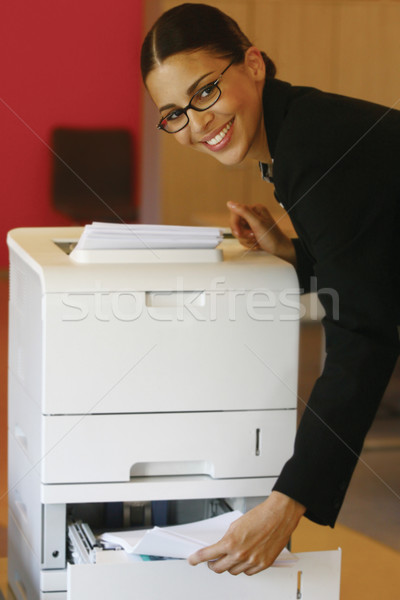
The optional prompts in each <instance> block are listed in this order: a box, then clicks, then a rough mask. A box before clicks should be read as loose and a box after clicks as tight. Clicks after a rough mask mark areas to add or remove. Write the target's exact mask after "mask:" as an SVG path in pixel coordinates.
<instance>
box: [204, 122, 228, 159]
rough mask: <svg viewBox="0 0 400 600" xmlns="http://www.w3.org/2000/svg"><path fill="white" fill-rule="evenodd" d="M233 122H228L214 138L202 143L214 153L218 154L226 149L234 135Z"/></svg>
mask: <svg viewBox="0 0 400 600" xmlns="http://www.w3.org/2000/svg"><path fill="white" fill-rule="evenodd" d="M233 121H234V119H231V120H230V121H228V123H226V125H224V126H223V127H222V129H221V130H220V131H219V132H218V133H217V134H216V135H213V137H212V138H209V139H206V140H203V141H202V143H203V144H205V145H206V146H207V148H209V149H210V150H211V151H212V152H218V151H219V150H222V149H223V148H225V146H226V145H227V144H228V142H229V141H230V139H231V137H232V134H233Z"/></svg>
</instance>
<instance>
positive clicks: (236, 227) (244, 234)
mask: <svg viewBox="0 0 400 600" xmlns="http://www.w3.org/2000/svg"><path fill="white" fill-rule="evenodd" d="M227 206H228V208H229V210H230V211H231V220H230V221H231V222H230V225H231V229H232V233H233V235H234V236H235V237H237V238H238V240H239V241H240V243H241V244H243V246H246V247H247V248H250V249H252V250H266V251H267V252H270V253H271V254H274V255H275V256H278V257H279V258H282V259H283V260H286V261H287V262H289V263H291V264H292V265H293V266H294V267H296V252H295V249H294V246H293V242H292V240H291V239H290V238H288V237H287V236H286V235H285V234H284V233H283V231H282V230H281V229H280V228H279V227H278V225H277V224H276V222H275V221H274V219H273V218H272V216H271V213H270V212H269V210H267V208H265V206H263V205H262V204H255V205H254V206H247V205H245V204H237V203H236V202H228V203H227Z"/></svg>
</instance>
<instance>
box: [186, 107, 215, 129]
mask: <svg viewBox="0 0 400 600" xmlns="http://www.w3.org/2000/svg"><path fill="white" fill-rule="evenodd" d="M213 119H214V115H213V113H212V111H210V110H205V111H202V112H199V111H197V110H191V111H190V113H189V125H190V128H191V130H192V131H194V132H195V133H199V132H201V131H204V130H205V129H207V127H208V125H209V124H210V123H211V122H212V121H213Z"/></svg>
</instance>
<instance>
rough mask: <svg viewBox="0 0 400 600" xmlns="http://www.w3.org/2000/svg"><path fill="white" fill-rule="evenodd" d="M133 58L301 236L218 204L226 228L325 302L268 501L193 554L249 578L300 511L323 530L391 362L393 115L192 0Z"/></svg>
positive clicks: (399, 121) (398, 241) (396, 149)
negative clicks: (311, 382)
mask: <svg viewBox="0 0 400 600" xmlns="http://www.w3.org/2000/svg"><path fill="white" fill-rule="evenodd" d="M141 60H142V75H143V80H144V82H145V85H146V87H147V89H148V91H149V93H150V96H151V97H152V99H153V101H154V103H155V105H156V106H157V107H158V109H159V111H160V115H161V119H160V122H159V124H158V127H159V129H161V130H163V131H166V132H167V133H170V134H173V136H174V137H175V139H176V141H177V142H178V143H179V144H181V145H183V146H185V147H189V148H193V149H195V150H198V151H200V152H203V153H206V154H209V155H212V156H213V157H214V158H216V159H217V160H218V161H219V162H221V163H223V164H225V165H236V164H238V163H240V162H242V161H243V160H244V159H245V158H246V157H249V158H252V159H255V160H257V161H258V162H259V163H260V168H261V173H262V176H263V179H265V180H266V181H268V182H269V183H272V184H273V185H274V195H275V197H276V198H277V200H278V201H279V203H280V204H281V205H282V206H283V207H284V208H285V210H286V211H287V212H288V213H290V218H291V220H292V223H293V225H294V227H295V229H296V232H297V234H298V239H293V240H291V239H289V238H288V237H287V236H286V235H284V233H283V232H282V231H281V230H280V229H279V227H278V226H277V224H276V223H275V222H274V220H273V219H272V217H271V215H270V213H269V212H268V210H267V209H266V208H265V206H261V205H256V206H245V205H240V204H234V203H228V206H229V208H230V210H231V226H232V231H233V233H234V235H235V236H236V237H237V238H238V239H239V240H240V241H241V242H242V243H243V244H244V245H245V246H247V247H248V248H251V249H255V250H265V251H267V252H270V253H273V254H275V255H277V256H279V257H280V258H282V259H284V260H286V261H288V262H290V263H291V264H292V265H293V266H294V267H295V268H296V270H297V274H298V277H299V284H300V288H301V289H302V291H305V292H308V291H310V289H311V288H312V287H313V286H314V289H315V280H316V277H318V295H319V298H320V300H321V303H322V305H323V307H324V309H325V314H326V316H325V318H324V328H325V338H326V349H327V355H326V360H325V366H324V371H323V373H322V376H321V377H320V378H319V379H318V380H317V382H316V384H315V386H314V389H313V391H312V393H311V396H310V399H309V402H308V405H307V408H306V410H305V411H304V414H303V416H302V419H301V423H300V425H299V428H298V432H297V436H296V442H295V448H294V453H293V456H292V457H291V459H290V460H289V461H288V462H287V463H286V465H285V466H284V468H283V470H282V472H281V474H280V475H279V477H278V480H277V483H276V484H275V486H274V490H273V492H272V493H271V495H270V496H269V497H268V498H267V500H265V501H264V502H263V503H261V504H260V505H258V506H257V507H256V508H254V509H253V510H251V511H249V512H248V513H246V514H245V515H244V516H243V517H241V518H240V519H238V520H237V521H236V522H235V523H234V524H233V525H232V526H231V528H230V530H229V531H228V532H227V534H226V535H225V536H224V537H223V538H222V540H220V541H219V542H218V543H217V544H214V545H213V546H211V547H209V548H205V549H202V550H200V551H199V552H197V553H196V554H195V555H194V556H192V558H191V559H190V562H191V563H192V564H197V563H198V562H202V561H210V562H209V566H210V568H212V569H213V570H214V571H215V572H218V573H221V572H223V571H229V572H230V573H231V574H234V575H237V574H239V573H242V572H244V573H246V574H247V575H252V574H254V573H257V572H259V571H261V570H262V569H265V568H267V567H268V566H270V565H271V564H272V562H273V560H274V559H275V558H276V556H277V554H278V553H279V552H280V550H281V549H282V548H283V547H284V546H285V544H286V543H287V541H288V539H289V538H290V535H291V533H292V532H293V531H294V529H295V528H296V526H297V524H298V522H299V519H300V518H301V516H302V515H303V514H305V516H306V517H308V518H309V519H311V520H313V521H315V522H316V523H319V524H323V525H330V526H332V527H333V526H334V524H335V521H336V518H337V516H338V513H339V510H340V507H341V504H342V502H343V499H344V495H345V492H346V489H347V486H348V484H349V481H350V479H351V476H352V472H353V469H354V467H355V464H356V462H357V458H358V456H359V453H360V451H361V448H362V445H363V440H364V438H365V435H366V433H367V431H368V429H369V427H370V425H371V423H372V420H373V418H374V415H375V412H376V410H377V407H378V404H379V401H380V399H381V397H382V395H383V392H384V390H385V387H386V385H387V383H388V381H389V378H390V376H391V373H392V371H393V368H394V365H395V363H396V359H397V356H398V353H399V338H398V332H397V323H398V322H399V318H400V315H399V307H400V277H399V274H400V269H399V263H400V236H399V233H398V232H399V229H400V210H399V206H400V171H399V168H398V165H399V163H400V143H399V140H400V113H399V112H398V111H396V110H393V109H389V108H386V107H384V106H381V105H378V104H372V103H369V102H364V101H361V100H356V99H353V98H348V97H345V96H339V95H335V94H330V93H326V92H322V91H320V90H317V89H314V88H309V87H303V86H292V85H290V84H289V83H287V82H284V81H279V80H277V79H276V78H275V67H274V65H273V63H272V61H271V60H270V59H269V58H268V57H267V56H266V55H265V54H264V53H263V52H261V51H260V50H259V49H258V48H256V47H255V46H253V45H252V44H251V42H250V41H249V39H248V38H247V37H246V36H245V35H244V34H243V33H242V32H241V30H240V29H239V27H238V25H237V24H236V23H235V21H233V20H232V19H231V18H230V17H228V16H227V15H225V14H224V13H222V12H221V11H219V10H217V9H215V8H213V7H211V6H207V5H203V4H183V5H181V6H178V7H176V8H173V9H171V10H170V11H168V12H166V13H164V14H163V15H162V16H161V17H160V18H159V19H158V21H156V23H155V24H154V26H153V27H152V28H151V30H150V31H149V33H148V35H147V37H146V39H145V41H144V44H143V48H142V59H141ZM176 169H177V170H179V167H178V166H176ZM371 174H373V176H371ZM333 297H335V298H338V299H339V310H336V308H337V306H336V305H335V302H332V298H333ZM260 393H262V390H260Z"/></svg>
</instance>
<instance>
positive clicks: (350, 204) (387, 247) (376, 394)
mask: <svg viewBox="0 0 400 600" xmlns="http://www.w3.org/2000/svg"><path fill="white" fill-rule="evenodd" d="M351 188H352V186H351V185H350V186H349V185H346V182H345V181H344V180H343V179H342V180H341V181H340V182H339V183H338V182H337V179H333V178H331V180H329V179H328V178H327V181H325V182H322V183H321V185H320V186H319V187H318V190H313V191H312V192H311V193H309V194H308V195H307V197H305V198H304V201H303V202H301V203H299V204H298V206H297V207H296V210H295V211H293V212H292V215H291V216H292V220H293V222H294V224H295V227H296V225H297V227H296V228H297V230H298V232H303V234H304V236H303V243H304V244H305V245H306V246H307V249H308V253H309V254H312V255H313V256H314V257H315V264H314V272H315V275H316V277H317V285H318V295H319V298H320V300H321V303H322V305H323V307H324V309H325V313H326V316H325V317H324V319H323V326H324V329H325V338H326V359H325V364H324V368H323V372H322V375H321V376H320V377H319V378H318V380H317V381H316V383H315V386H314V388H313V391H312V393H311V397H310V399H309V401H308V404H307V407H306V409H305V412H304V414H303V417H302V419H301V422H300V425H299V428H298V432H297V435H296V439H295V446H294V453H293V456H292V458H291V459H290V460H289V461H288V462H287V463H286V465H285V466H284V468H283V470H282V473H281V474H280V476H279V478H278V480H277V483H276V485H275V487H274V489H275V490H277V491H280V492H282V493H284V494H286V495H288V496H290V497H292V498H294V499H295V500H297V501H299V502H301V503H302V504H303V505H305V506H306V509H307V512H306V516H307V517H309V518H310V519H311V520H313V521H315V522H317V523H320V524H324V525H330V526H332V527H333V525H334V523H335V520H336V518H337V515H338V513H339V510H340V507H341V505H342V502H343V499H344V496H345V492H346V490H347V487H348V484H349V482H350V479H351V476H352V473H353V470H354V467H355V465H356V462H357V459H358V458H359V455H360V452H361V449H362V445H363V441H364V438H365V436H366V434H367V432H368V429H369V427H370V425H371V423H372V420H373V418H374V416H375V413H376V410H377V408H378V405H379V402H380V399H381V397H382V395H383V393H384V390H385V388H386V386H387V383H388V381H389V379H390V376H391V374H392V371H393V368H394V366H395V363H396V360H397V357H398V351H399V343H398V332H397V311H398V306H397V303H399V304H400V299H399V298H398V297H397V295H396V293H395V289H396V281H395V280H396V278H398V270H399V264H398V262H397V261H398V246H399V242H398V231H397V227H398V223H399V210H398V200H397V201H396V200H395V198H394V197H393V196H392V197H388V198H386V199H385V198H384V196H383V195H382V194H381V196H379V195H377V196H375V197H374V190H373V189H372V188H373V186H372V188H367V186H366V184H365V185H362V184H359V185H358V187H357V186H356V185H355V186H354V189H351ZM317 192H318V193H317ZM321 198H322V200H321ZM304 232H306V233H304ZM302 260H303V259H301V261H300V266H301V268H300V271H301V272H302V273H303V275H302V276H303V277H304V273H307V269H303V266H302V265H303V263H302Z"/></svg>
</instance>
